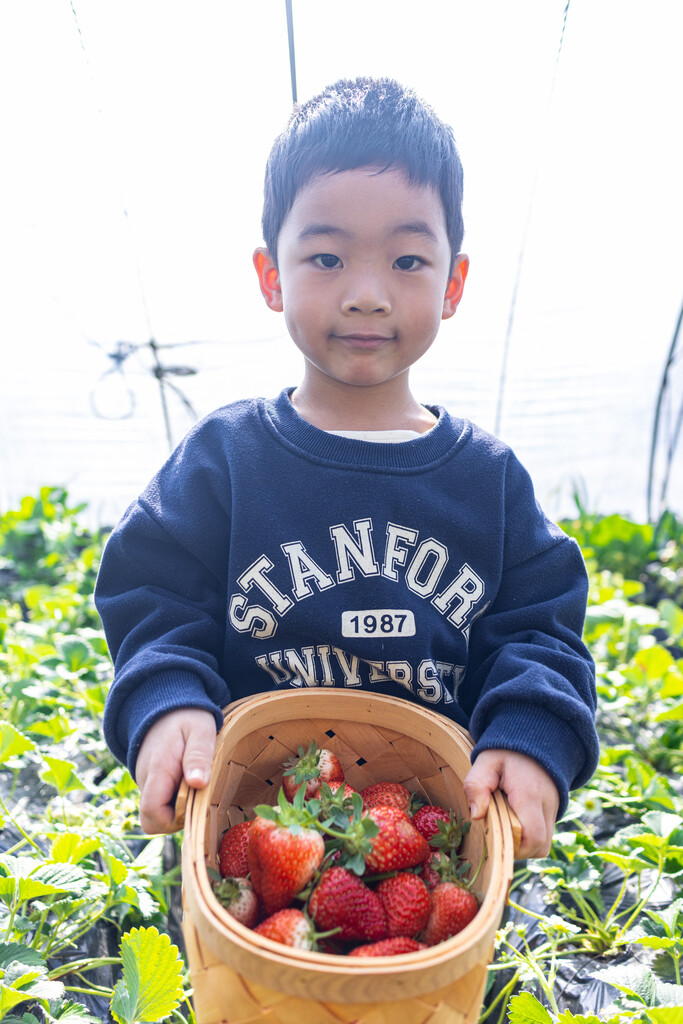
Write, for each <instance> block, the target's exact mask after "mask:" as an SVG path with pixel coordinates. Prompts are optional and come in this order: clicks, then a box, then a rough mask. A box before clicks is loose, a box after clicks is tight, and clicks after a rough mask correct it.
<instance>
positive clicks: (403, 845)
mask: <svg viewBox="0 0 683 1024" xmlns="http://www.w3.org/2000/svg"><path fill="white" fill-rule="evenodd" d="M366 816H367V817H368V818H371V819H372V821H374V822H375V823H376V825H378V826H379V834H378V835H376V836H374V837H373V838H372V839H371V840H370V844H371V847H372V850H371V852H370V853H366V854H365V867H366V871H369V872H372V873H381V872H384V871H402V870H403V869H404V868H412V867H414V866H415V865H416V864H421V863H422V862H423V861H425V860H427V859H428V857H429V855H430V854H431V852H432V851H431V848H430V846H429V843H428V842H427V840H426V839H425V838H424V836H421V835H420V833H419V832H418V831H417V829H416V828H415V826H414V825H413V823H412V822H411V820H410V818H409V817H408V816H407V815H406V814H404V813H403V811H399V810H398V808H396V807H385V806H383V805H379V806H378V807H371V808H370V809H369V810H368V812H367V815H366Z"/></svg>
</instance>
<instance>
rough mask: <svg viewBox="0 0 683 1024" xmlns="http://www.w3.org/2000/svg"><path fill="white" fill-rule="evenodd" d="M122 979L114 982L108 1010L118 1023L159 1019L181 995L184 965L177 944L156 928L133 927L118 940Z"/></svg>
mask: <svg viewBox="0 0 683 1024" xmlns="http://www.w3.org/2000/svg"><path fill="white" fill-rule="evenodd" d="M121 959H122V961H123V978H122V979H121V980H120V981H118V982H117V984H116V988H115V989H114V994H113V996H112V1000H111V1013H112V1016H113V1018H114V1020H115V1021H117V1022H118V1024H148V1022H152V1021H162V1020H164V1019H165V1018H166V1017H168V1016H169V1015H170V1014H171V1013H172V1012H173V1010H175V1008H176V1007H177V1006H178V1004H179V1003H180V1000H181V998H182V971H183V965H182V961H181V960H180V957H179V955H178V947H177V946H174V945H172V944H171V940H170V938H169V937H168V935H160V934H159V932H158V931H157V929H156V928H133V929H131V931H130V932H128V933H127V934H126V935H124V936H123V938H122V940H121Z"/></svg>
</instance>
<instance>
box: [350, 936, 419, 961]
mask: <svg viewBox="0 0 683 1024" xmlns="http://www.w3.org/2000/svg"><path fill="white" fill-rule="evenodd" d="M427 948H428V947H427V944H426V942H418V941H417V940H416V939H409V938H408V936H407V935H400V936H396V937H394V938H393V939H382V941H381V942H371V943H369V944H368V945H366V946H356V948H355V949H352V950H351V952H350V953H349V956H398V955H400V954H401V953H416V952H417V950H418V949H427Z"/></svg>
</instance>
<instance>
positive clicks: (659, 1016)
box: [648, 1006, 683, 1024]
mask: <svg viewBox="0 0 683 1024" xmlns="http://www.w3.org/2000/svg"><path fill="white" fill-rule="evenodd" d="M648 1016H649V1018H650V1020H651V1021H652V1024H683V1006H669V1007H663V1006H658V1007H653V1008H652V1009H650V1010H648Z"/></svg>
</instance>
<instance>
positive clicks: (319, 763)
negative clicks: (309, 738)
mask: <svg viewBox="0 0 683 1024" xmlns="http://www.w3.org/2000/svg"><path fill="white" fill-rule="evenodd" d="M343 781H344V770H343V768H342V766H341V763H340V761H339V758H338V757H337V755H336V754H333V753H332V751H331V750H327V749H326V748H325V747H318V746H317V745H316V744H315V743H314V742H311V743H310V744H309V747H308V750H304V748H303V747H299V756H298V757H294V758H291V759H290V760H289V761H287V762H286V764H285V773H284V775H283V778H282V787H283V789H284V791H285V796H286V797H287V799H288V800H293V799H294V794H295V793H296V792H297V790H298V789H299V787H300V786H302V785H304V784H305V790H306V792H305V799H306V800H310V799H312V798H313V797H315V796H318V793H319V790H320V783H321V782H326V783H327V784H328V786H329V785H330V783H332V782H343Z"/></svg>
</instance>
